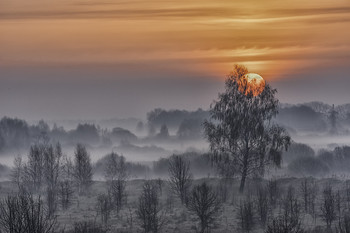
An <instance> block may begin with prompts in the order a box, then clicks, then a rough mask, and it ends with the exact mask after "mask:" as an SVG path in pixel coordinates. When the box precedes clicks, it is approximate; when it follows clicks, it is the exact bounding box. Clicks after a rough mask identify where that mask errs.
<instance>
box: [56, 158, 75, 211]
mask: <svg viewBox="0 0 350 233" xmlns="http://www.w3.org/2000/svg"><path fill="white" fill-rule="evenodd" d="M73 181H74V166H73V163H72V161H71V160H70V159H69V158H68V157H67V156H64V157H63V159H62V165H61V169H60V181H59V183H58V189H59V191H58V194H59V199H60V202H61V207H62V208H63V209H67V208H68V207H69V206H70V204H71V199H72V196H73V193H74V190H73Z"/></svg>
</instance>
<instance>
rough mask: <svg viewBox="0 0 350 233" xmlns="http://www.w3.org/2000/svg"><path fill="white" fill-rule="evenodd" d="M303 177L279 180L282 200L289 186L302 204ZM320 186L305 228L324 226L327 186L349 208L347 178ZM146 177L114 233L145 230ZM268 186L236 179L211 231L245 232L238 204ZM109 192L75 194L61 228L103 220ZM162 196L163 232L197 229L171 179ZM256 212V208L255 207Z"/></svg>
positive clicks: (132, 187)
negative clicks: (100, 207)
mask: <svg viewBox="0 0 350 233" xmlns="http://www.w3.org/2000/svg"><path fill="white" fill-rule="evenodd" d="M301 181H302V179H297V178H285V179H279V180H278V187H279V189H280V192H281V196H280V200H282V199H283V195H284V193H286V190H287V188H288V187H289V186H291V187H293V188H294V190H295V192H296V195H297V197H298V200H299V201H300V204H302V196H301V194H300V186H301ZM201 182H207V183H208V184H210V185H212V186H214V187H218V185H219V183H220V179H217V178H206V179H197V180H195V181H194V182H193V183H194V184H199V183H201ZM315 182H316V184H317V186H318V189H319V190H318V196H317V201H316V211H317V212H318V213H317V216H316V219H314V218H313V216H311V215H310V214H307V213H304V212H303V211H301V222H302V226H303V228H305V229H314V228H317V227H319V228H324V226H325V223H324V222H323V221H322V217H321V211H320V208H321V205H322V190H323V188H324V187H325V186H326V185H332V187H333V189H334V190H340V191H341V195H342V209H343V211H344V212H345V211H347V210H348V207H347V206H348V203H347V200H346V196H345V195H346V194H345V187H346V186H345V181H340V180H336V179H319V180H315ZM143 183H144V180H131V181H128V183H127V191H126V192H127V203H126V205H125V207H124V208H123V209H122V210H121V211H120V212H119V213H117V212H113V213H112V215H111V219H110V220H109V222H108V226H107V227H108V228H109V229H110V232H142V229H141V228H140V222H139V221H138V219H137V216H136V208H137V203H138V198H139V196H140V193H141V190H142V185H143ZM258 183H260V184H262V185H265V184H266V183H267V181H253V180H249V181H248V184H247V187H246V191H245V193H244V194H239V193H238V186H239V181H238V180H233V181H231V182H228V183H227V184H226V185H227V190H228V195H227V198H226V201H225V202H224V203H223V204H222V208H221V210H220V212H219V214H218V216H217V221H216V223H215V224H214V225H213V226H212V228H211V232H216V233H221V232H241V230H240V222H239V220H238V219H237V214H238V204H239V203H240V201H241V200H243V199H244V198H246V197H247V196H249V195H250V196H251V197H252V199H254V195H255V193H256V187H257V184H258ZM14 192H16V187H15V185H14V184H12V183H11V182H1V183H0V197H1V198H4V197H6V195H8V194H12V193H14ZM106 192H107V184H106V182H102V181H95V182H93V184H92V186H91V188H90V190H89V191H88V192H85V193H84V195H77V194H74V198H73V200H72V205H71V206H70V207H69V209H67V210H62V209H61V208H59V210H58V211H57V220H58V224H59V228H60V229H63V228H64V229H71V228H72V226H73V224H74V222H79V221H87V220H91V221H96V222H101V218H100V216H99V215H98V214H97V212H96V202H97V196H98V195H99V194H101V193H106ZM159 195H160V201H161V203H162V206H163V211H164V213H165V216H166V223H165V225H164V226H163V228H162V232H196V229H197V227H198V223H199V222H198V218H197V217H196V216H195V215H194V214H192V213H190V212H189V211H188V210H187V208H186V207H185V206H183V205H182V204H181V202H180V200H179V199H178V198H177V197H176V196H175V195H174V193H173V192H172V191H171V190H170V189H169V186H168V184H167V182H164V185H163V189H162V192H161V193H160V194H159ZM301 209H302V208H301ZM254 211H256V209H254ZM281 211H282V209H281V206H280V205H279V204H277V205H276V208H271V211H270V217H269V218H270V220H271V219H272V216H276V215H277V214H278V213H279V212H281ZM263 229H264V227H263V226H261V224H260V223H259V220H258V215H257V213H256V212H255V215H254V225H253V229H252V231H251V232H257V233H258V232H263Z"/></svg>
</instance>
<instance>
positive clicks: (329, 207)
mask: <svg viewBox="0 0 350 233" xmlns="http://www.w3.org/2000/svg"><path fill="white" fill-rule="evenodd" d="M321 212H322V218H323V220H324V221H325V222H326V224H327V229H330V228H331V226H332V223H333V221H334V220H335V219H336V217H337V216H336V206H335V194H334V191H333V188H332V186H330V185H327V186H326V187H325V188H324V190H323V200H322V205H321Z"/></svg>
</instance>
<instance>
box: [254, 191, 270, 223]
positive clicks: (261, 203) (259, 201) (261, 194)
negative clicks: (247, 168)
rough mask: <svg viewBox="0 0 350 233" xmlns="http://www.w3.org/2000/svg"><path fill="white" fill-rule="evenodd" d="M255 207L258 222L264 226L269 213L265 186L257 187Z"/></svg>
mask: <svg viewBox="0 0 350 233" xmlns="http://www.w3.org/2000/svg"><path fill="white" fill-rule="evenodd" d="M256 207H257V212H258V216H259V220H260V223H261V225H262V226H265V225H266V222H267V219H268V214H269V197H268V190H267V188H266V187H263V186H259V187H258V189H257V194H256Z"/></svg>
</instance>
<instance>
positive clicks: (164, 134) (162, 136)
mask: <svg viewBox="0 0 350 233" xmlns="http://www.w3.org/2000/svg"><path fill="white" fill-rule="evenodd" d="M157 137H158V138H159V139H167V138H168V137H169V130H168V127H167V126H166V125H165V124H163V125H162V126H161V127H160V131H159V134H158V135H157Z"/></svg>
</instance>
